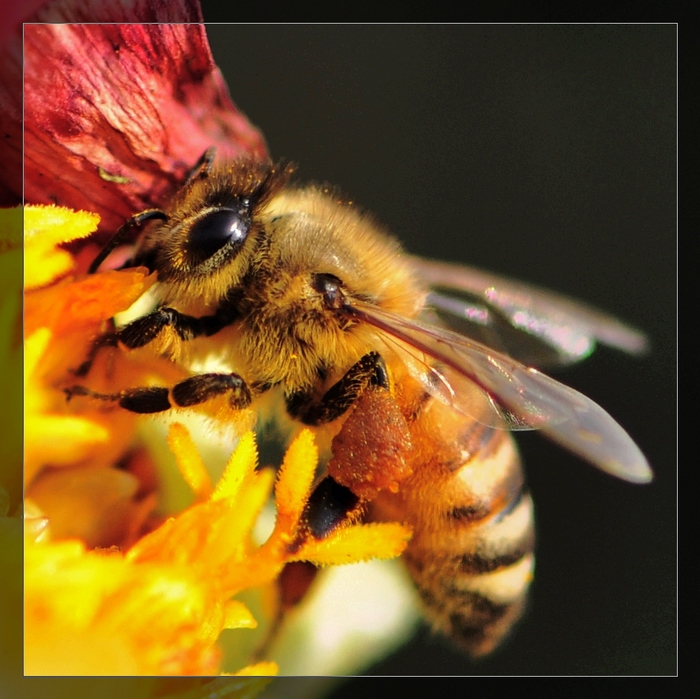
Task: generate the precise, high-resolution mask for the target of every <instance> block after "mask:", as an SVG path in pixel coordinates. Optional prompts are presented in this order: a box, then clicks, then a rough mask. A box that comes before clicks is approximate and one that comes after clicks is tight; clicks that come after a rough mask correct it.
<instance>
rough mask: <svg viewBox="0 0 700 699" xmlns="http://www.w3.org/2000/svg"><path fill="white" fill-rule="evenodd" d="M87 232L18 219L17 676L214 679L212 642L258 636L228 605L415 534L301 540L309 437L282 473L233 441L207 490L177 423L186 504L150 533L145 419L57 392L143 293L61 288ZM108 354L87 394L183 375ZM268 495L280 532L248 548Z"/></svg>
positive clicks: (363, 532) (105, 284)
mask: <svg viewBox="0 0 700 699" xmlns="http://www.w3.org/2000/svg"><path fill="white" fill-rule="evenodd" d="M96 224H97V219H96V217H95V216H94V215H91V214H84V213H75V212H70V211H67V210H65V209H57V208H55V207H29V208H28V210H27V213H26V215H25V227H26V236H25V243H26V255H25V260H26V267H25V309H26V316H25V327H26V345H25V352H26V355H25V358H26V362H25V396H26V397H25V425H26V431H25V434H26V445H25V450H26V464H27V467H26V478H27V482H26V492H27V498H28V499H27V508H26V510H25V511H26V514H27V519H26V524H25V538H26V554H25V629H26V631H25V662H26V665H25V671H26V673H27V674H42V675H48V674H69V675H100V674H105V675H106V674H108V675H116V674H127V675H135V674H154V675H161V674H169V675H181V674H189V675H191V674H217V673H219V672H221V661H222V652H221V650H220V649H219V646H218V639H219V635H220V634H221V632H222V631H223V630H224V629H250V628H253V627H255V626H256V625H257V621H258V620H256V619H255V618H254V617H253V614H252V613H251V611H249V609H248V608H247V607H246V606H245V605H244V604H243V602H242V601H240V600H239V599H237V595H238V594H239V593H241V592H243V591H245V590H251V589H261V588H265V587H269V586H270V585H271V584H272V583H274V582H275V581H276V579H277V578H278V576H279V574H280V572H281V571H282V569H283V568H284V566H285V564H287V563H290V562H293V561H308V562H311V563H313V564H315V565H316V566H325V565H330V564H341V563H352V562H356V561H364V560H367V559H370V558H390V557H393V556H397V555H398V554H399V553H401V551H402V550H403V548H404V547H405V544H406V542H407V540H408V538H409V536H410V532H409V531H408V530H407V529H406V528H405V527H403V526H401V525H398V524H352V525H350V524H348V525H346V526H344V527H340V528H339V529H338V530H337V531H336V532H334V533H333V534H331V535H330V536H329V537H327V538H326V539H323V540H320V541H317V540H315V539H314V538H313V537H311V536H309V535H305V536H306V538H303V536H302V534H300V532H301V531H303V530H302V529H300V522H301V518H302V513H303V510H304V507H305V505H306V503H307V501H308V498H309V495H310V492H311V489H312V484H313V481H314V478H315V473H316V469H317V465H318V454H317V449H316V446H315V444H314V439H313V435H312V433H311V432H309V431H306V430H305V431H302V432H301V433H300V434H299V435H298V436H297V438H296V439H295V440H294V441H293V442H292V444H291V445H290V447H289V449H288V451H287V453H286V455H285V457H284V462H283V464H282V467H281V469H280V470H279V473H278V474H277V476H275V472H274V470H272V469H269V468H264V469H258V468H257V467H258V463H257V462H258V457H257V448H256V444H255V438H254V436H253V434H252V433H250V432H247V433H245V434H243V436H242V437H241V438H240V440H239V442H238V445H237V447H236V449H235V451H234V453H233V455H232V456H231V457H230V459H229V461H228V464H227V465H226V468H225V470H224V473H223V475H222V476H221V478H220V479H219V480H218V482H217V483H216V484H213V483H212V482H211V479H210V476H209V473H208V471H207V468H206V466H205V464H204V461H203V459H202V457H201V456H200V452H201V448H200V445H198V444H196V443H195V441H194V440H193V438H192V436H191V434H190V432H189V431H188V430H187V429H186V428H185V427H184V426H183V425H182V424H179V423H174V424H172V425H171V427H170V432H169V435H168V445H169V448H170V450H171V451H172V453H173V454H174V456H175V460H176V463H177V466H178V469H179V472H180V473H181V475H182V478H183V479H184V481H185V482H186V483H187V484H188V485H189V486H190V488H191V490H192V491H193V493H194V502H193V504H191V505H190V506H189V507H186V508H184V509H182V510H181V511H179V512H176V513H175V514H174V515H173V516H171V517H169V518H167V519H165V520H164V521H162V520H159V519H158V518H157V516H156V515H155V514H154V512H155V508H156V504H157V501H158V483H157V475H154V474H156V470H155V468H154V467H153V464H152V458H151V457H150V456H149V454H148V450H147V449H146V448H145V447H144V446H143V445H142V444H139V441H138V433H137V427H138V424H139V419H140V418H139V417H138V416H135V415H133V414H130V413H127V412H126V411H123V410H120V409H118V408H116V409H115V408H114V407H113V406H108V407H105V406H103V405H94V403H95V401H92V402H91V401H82V402H81V401H72V402H70V403H69V402H68V401H67V400H66V396H65V394H64V391H63V389H64V388H65V386H66V385H67V384H68V383H69V382H71V381H75V379H74V377H72V375H71V370H72V369H74V368H75V365H76V363H79V362H80V361H81V360H82V359H83V358H84V355H85V353H86V352H87V349H88V348H89V346H90V342H91V341H92V339H93V338H94V337H95V336H96V335H97V334H99V332H100V331H101V329H102V328H103V325H104V323H105V322H107V321H108V320H109V319H110V318H111V317H112V316H113V315H114V314H115V313H117V312H120V311H123V310H125V309H126V308H128V307H129V306H130V305H131V303H133V301H135V300H136V299H137V298H138V297H139V296H140V295H141V294H142V293H143V292H144V291H145V290H146V289H147V288H148V286H149V285H150V284H151V283H152V282H153V280H152V279H151V278H150V277H148V276H147V275H146V272H145V271H144V270H126V271H121V272H104V273H99V274H95V275H90V276H82V277H81V276H72V274H73V264H74V259H73V257H72V256H71V255H70V254H69V253H68V252H67V251H65V250H63V249H61V248H60V247H59V244H61V243H65V242H68V241H70V240H74V239H76V238H79V237H84V236H86V235H88V234H89V233H90V232H91V231H92V230H93V229H94V228H95V226H96ZM106 354H109V356H108V357H107V358H105V359H100V360H98V361H97V362H96V365H95V367H94V369H93V370H92V371H91V373H90V381H91V383H92V382H95V383H96V384H97V385H95V384H92V386H91V387H92V388H94V389H95V390H98V391H114V390H121V389H122V388H124V387H128V386H134V385H147V384H148V383H149V382H151V381H153V376H154V375H155V376H157V377H158V378H160V380H161V382H162V376H163V374H166V375H167V373H168V372H169V371H170V372H176V371H181V370H180V369H176V368H170V367H168V366H167V363H165V362H164V361H163V360H158V359H153V358H150V359H148V358H147V359H144V358H143V357H141V358H139V359H136V360H134V359H131V358H129V357H128V356H126V355H125V354H124V353H122V352H120V351H118V350H114V351H113V352H110V353H106ZM154 480H155V482H153V481H154ZM273 484H274V505H275V508H276V521H275V525H274V528H273V529H272V533H271V534H270V535H269V536H268V537H267V538H266V540H265V541H264V542H263V543H259V542H258V541H256V539H255V537H254V535H253V532H254V527H255V525H256V522H257V521H258V519H259V517H260V514H261V511H262V510H263V508H264V507H265V505H266V504H267V503H268V502H269V501H270V499H271V497H272V489H273ZM300 537H301V538H300ZM292 544H293V545H292ZM275 671H276V665H275V663H274V662H261V663H253V664H250V665H248V666H246V667H244V668H243V669H242V670H240V671H239V673H237V674H243V675H254V674H256V675H268V674H274V672H275Z"/></svg>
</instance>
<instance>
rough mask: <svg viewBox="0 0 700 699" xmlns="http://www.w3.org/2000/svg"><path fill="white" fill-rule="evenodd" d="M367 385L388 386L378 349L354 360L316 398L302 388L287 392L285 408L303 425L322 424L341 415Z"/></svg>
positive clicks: (385, 370)
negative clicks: (319, 397)
mask: <svg viewBox="0 0 700 699" xmlns="http://www.w3.org/2000/svg"><path fill="white" fill-rule="evenodd" d="M370 386H376V387H378V388H383V389H387V390H388V389H389V374H388V372H387V369H386V364H385V363H384V359H382V357H381V355H380V354H379V353H378V352H368V353H367V354H366V355H365V356H364V357H362V358H361V359H360V360H358V361H357V362H355V364H353V365H352V366H351V367H350V368H349V369H348V370H347V371H346V372H345V375H344V376H343V377H342V378H341V379H340V380H339V381H337V382H336V383H335V384H333V386H331V387H330V388H329V389H328V390H327V391H326V392H325V394H324V395H323V396H322V397H321V399H320V400H318V401H314V399H313V397H312V396H311V395H309V394H308V393H305V392H298V393H293V394H291V395H289V396H287V398H286V401H287V412H288V413H289V415H290V416H291V417H294V418H297V419H298V420H300V421H301V422H303V423H304V424H305V425H311V426H318V425H325V424H327V423H329V422H333V420H336V419H337V418H339V417H340V416H341V415H343V414H344V413H345V412H346V411H347V410H348V409H349V408H350V406H351V405H353V403H355V401H356V400H357V399H358V398H359V397H360V396H361V395H362V393H364V391H366V390H367V388H368V387H370Z"/></svg>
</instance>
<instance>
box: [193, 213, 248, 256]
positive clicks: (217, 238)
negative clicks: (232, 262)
mask: <svg viewBox="0 0 700 699" xmlns="http://www.w3.org/2000/svg"><path fill="white" fill-rule="evenodd" d="M249 230H250V218H249V217H248V216H247V215H246V214H242V213H241V212H240V211H238V210H236V209H225V208H219V209H214V210H212V211H209V212H207V213H206V214H205V215H204V216H202V217H201V218H199V219H197V220H196V221H195V222H194V223H193V224H192V225H191V226H190V230H189V236H188V243H189V244H188V248H189V250H188V252H189V253H190V255H191V256H192V258H193V261H194V262H195V263H196V264H198V263H201V262H204V261H205V260H208V259H209V258H211V257H213V256H214V255H215V254H216V253H217V252H218V251H219V250H221V249H222V248H224V247H225V246H227V245H229V244H230V245H231V246H232V248H233V249H234V250H236V249H238V248H239V247H240V246H241V245H242V244H243V242H244V241H245V239H246V238H247V237H248V231H249Z"/></svg>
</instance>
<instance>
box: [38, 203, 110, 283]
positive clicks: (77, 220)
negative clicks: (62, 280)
mask: <svg viewBox="0 0 700 699" xmlns="http://www.w3.org/2000/svg"><path fill="white" fill-rule="evenodd" d="M99 222H100V217H99V216H98V215H97V214H92V213H89V212H87V211H71V210H70V209H64V208H62V207H59V206H27V207H26V208H25V210H24V230H25V233H24V241H25V249H24V283H25V288H27V289H36V288H38V287H41V286H45V285H46V284H49V283H50V282H52V281H53V280H54V279H57V278H58V277H60V276H61V275H63V274H66V273H67V272H70V270H71V269H73V257H72V255H71V254H70V253H69V252H67V251H65V250H62V249H60V248H59V247H57V246H58V244H59V243H66V242H69V241H71V240H76V239H78V238H86V237H87V236H88V235H90V233H92V232H93V231H95V230H97V224H98V223H99Z"/></svg>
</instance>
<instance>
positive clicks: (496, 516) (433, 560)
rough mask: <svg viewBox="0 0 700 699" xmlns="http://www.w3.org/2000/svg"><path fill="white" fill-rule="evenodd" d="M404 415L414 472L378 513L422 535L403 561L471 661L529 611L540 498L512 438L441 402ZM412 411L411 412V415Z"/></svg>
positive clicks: (436, 619)
mask: <svg viewBox="0 0 700 699" xmlns="http://www.w3.org/2000/svg"><path fill="white" fill-rule="evenodd" d="M421 403H422V404H421V406H420V409H419V410H416V411H406V413H408V415H407V420H408V423H409V429H410V432H411V438H412V442H413V450H412V457H411V466H412V468H413V474H412V475H411V476H410V477H409V478H407V479H406V480H405V481H403V482H402V483H401V487H400V489H399V492H398V493H396V494H392V493H386V492H384V493H383V494H382V495H380V496H379V498H378V499H377V500H376V501H375V502H374V504H373V507H374V510H373V513H374V516H375V517H376V518H379V519H382V520H393V521H401V522H405V523H408V524H410V525H411V526H412V527H413V530H414V534H413V538H412V540H411V541H410V543H409V545H408V548H407V550H406V551H405V553H404V560H405V562H406V565H407V567H408V570H409V572H410V573H411V576H412V577H413V579H414V580H415V582H416V584H417V586H418V590H419V593H420V596H421V598H422V600H423V603H424V604H425V607H426V610H427V615H428V617H429V618H430V619H431V620H432V621H433V624H434V626H435V628H437V629H439V630H440V631H442V632H443V633H445V634H447V635H448V636H450V637H451V638H452V639H453V640H454V641H455V642H456V643H457V644H458V645H460V646H461V647H462V648H464V649H465V650H466V651H467V652H468V653H470V654H471V655H473V656H479V655H484V654H486V653H489V652H490V651H491V650H492V649H493V648H494V647H495V646H496V645H498V643H499V642H500V641H501V640H502V638H503V637H504V636H505V635H506V634H507V632H508V631H509V630H510V628H511V627H512V626H513V624H514V623H515V622H516V621H517V619H518V618H519V617H520V615H521V614H522V611H523V609H524V606H525V602H526V598H527V591H528V587H529V584H530V581H531V579H532V574H533V568H534V555H533V549H534V526H533V507H532V501H531V499H530V496H529V494H528V493H527V489H526V486H525V482H524V477H523V472H522V469H521V466H520V460H519V457H518V453H517V451H516V448H515V444H514V442H513V440H512V438H511V436H510V434H509V433H508V432H507V431H504V430H497V429H493V428H491V427H487V426H485V425H483V424H480V423H479V422H476V421H474V420H472V419H469V418H466V417H465V416H463V415H459V414H458V413H456V412H455V411H454V410H452V409H451V408H448V407H446V406H445V405H443V404H442V403H439V402H438V401H436V400H435V399H430V398H428V399H423V400H422V401H421ZM406 413H405V414H406Z"/></svg>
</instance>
